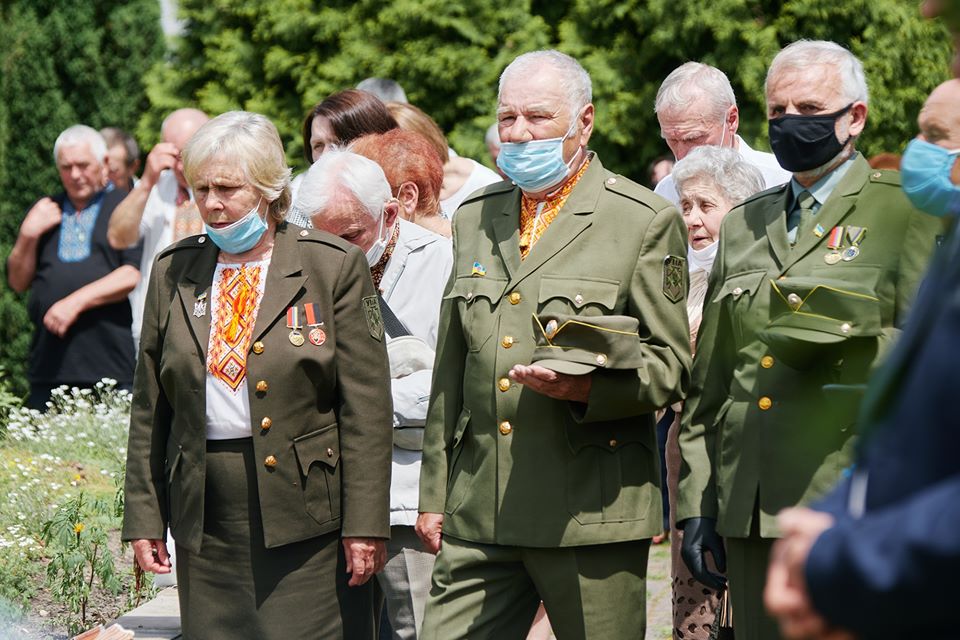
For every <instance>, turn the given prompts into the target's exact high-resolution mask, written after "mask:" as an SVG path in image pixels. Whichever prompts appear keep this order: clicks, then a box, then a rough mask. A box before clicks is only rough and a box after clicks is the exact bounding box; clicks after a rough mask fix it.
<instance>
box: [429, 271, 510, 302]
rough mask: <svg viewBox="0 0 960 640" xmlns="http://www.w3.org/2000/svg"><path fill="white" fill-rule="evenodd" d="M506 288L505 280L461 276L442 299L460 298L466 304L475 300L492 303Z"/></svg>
mask: <svg viewBox="0 0 960 640" xmlns="http://www.w3.org/2000/svg"><path fill="white" fill-rule="evenodd" d="M506 288H507V281H506V280H494V279H490V278H486V277H474V276H461V277H459V278H457V279H456V280H455V281H454V283H453V288H452V289H451V290H450V293H448V294H447V295H445V296H444V298H448V299H449V298H462V299H463V300H466V301H467V302H472V301H473V300H474V299H476V298H486V299H487V300H489V301H490V302H492V303H493V302H496V301H498V300H499V299H500V296H502V295H503V292H504V290H505V289H506Z"/></svg>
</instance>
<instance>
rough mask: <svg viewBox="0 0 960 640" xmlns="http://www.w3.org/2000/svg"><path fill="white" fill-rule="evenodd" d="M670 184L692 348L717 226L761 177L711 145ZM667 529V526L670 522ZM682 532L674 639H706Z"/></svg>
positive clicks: (708, 617) (674, 468) (676, 412)
mask: <svg viewBox="0 0 960 640" xmlns="http://www.w3.org/2000/svg"><path fill="white" fill-rule="evenodd" d="M671 175H672V176H673V180H674V184H675V185H676V188H677V191H678V193H679V198H680V212H681V213H682V214H683V222H684V224H686V225H687V245H688V249H687V265H688V266H689V269H690V290H689V292H688V293H687V317H688V318H689V321H690V345H691V349H694V348H695V343H696V340H697V332H698V331H699V329H700V321H701V320H702V319H703V302H704V299H705V298H706V294H707V281H708V278H709V276H710V270H711V269H712V268H713V260H714V258H715V257H716V255H717V247H718V246H719V245H718V244H717V239H718V238H719V237H720V223H721V222H722V221H723V218H724V217H725V216H726V215H727V213H729V211H730V209H732V208H733V207H734V206H736V205H738V204H739V203H741V202H743V201H744V200H746V199H747V198H749V197H750V196H752V195H754V194H755V193H757V192H758V191H762V190H763V188H764V178H763V174H762V173H761V172H760V170H759V169H757V167H755V166H754V165H752V164H750V163H749V162H747V161H746V160H744V159H743V157H742V156H741V155H740V154H739V153H737V151H736V150H735V149H730V148H724V147H717V146H712V145H706V146H701V147H697V148H695V149H693V150H692V151H690V152H689V153H688V154H687V155H686V156H685V157H684V158H683V160H680V161H679V162H678V163H677V164H676V166H674V168H673V173H672V174H671ZM681 407H682V404H680V403H677V404H676V405H674V406H673V407H671V409H670V411H669V412H670V413H671V414H672V415H673V416H674V419H673V422H672V423H671V425H670V430H669V432H668V435H667V487H668V488H669V492H670V503H671V504H670V513H671V516H672V514H673V513H674V512H675V510H676V493H677V482H678V479H679V473H680V450H679V448H678V445H677V435H678V434H679V431H680V409H681ZM671 527H672V523H671ZM682 540H683V532H682V531H674V532H673V536H672V537H671V539H670V541H671V542H670V557H671V565H672V571H671V576H672V578H673V628H674V636H675V637H678V638H684V640H698V639H702V640H706V638H707V637H708V636H709V635H710V627H711V625H712V624H713V623H714V619H715V617H716V616H715V611H716V605H717V597H716V595H715V594H714V593H713V592H712V591H710V590H707V589H704V587H703V585H702V584H700V583H699V582H697V581H696V580H695V579H694V578H693V576H692V575H690V570H689V569H687V567H686V565H685V564H683V561H682V560H681V558H680V544H681V541H682Z"/></svg>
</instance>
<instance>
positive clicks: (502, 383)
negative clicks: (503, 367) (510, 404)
mask: <svg viewBox="0 0 960 640" xmlns="http://www.w3.org/2000/svg"><path fill="white" fill-rule="evenodd" d="M497 387H498V388H499V389H500V391H508V390H509V389H510V378H500V380H498V381H497Z"/></svg>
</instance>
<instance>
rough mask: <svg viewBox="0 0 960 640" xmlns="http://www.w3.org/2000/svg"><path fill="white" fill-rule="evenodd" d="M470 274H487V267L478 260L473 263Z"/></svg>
mask: <svg viewBox="0 0 960 640" xmlns="http://www.w3.org/2000/svg"><path fill="white" fill-rule="evenodd" d="M470 275H472V276H485V275H487V269H486V267H484V266H483V265H482V264H480V263H479V262H474V263H473V270H472V271H471V272H470Z"/></svg>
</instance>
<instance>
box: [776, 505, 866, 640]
mask: <svg viewBox="0 0 960 640" xmlns="http://www.w3.org/2000/svg"><path fill="white" fill-rule="evenodd" d="M777 524H778V525H779V527H780V529H781V530H782V531H783V535H784V537H783V538H782V539H781V540H778V541H777V542H776V543H775V544H774V546H773V551H772V552H771V554H770V566H769V568H768V569H767V586H766V589H764V592H763V599H764V603H765V604H766V606H767V610H768V611H770V613H771V614H772V615H773V616H775V617H777V618H778V620H779V622H780V631H781V633H783V635H784V637H786V638H790V639H791V640H792V639H798V640H799V639H802V638H816V639H818V640H850V639H852V638H853V636H852V635H850V634H849V633H847V632H846V631H842V630H839V629H835V628H832V627H830V625H829V624H828V623H827V621H826V620H825V619H824V618H823V617H822V616H820V614H818V613H817V612H816V611H815V610H814V608H813V603H812V602H811V600H810V595H809V593H807V581H806V577H805V576H804V568H805V567H806V564H807V557H808V556H809V555H810V549H811V548H813V544H814V543H815V542H816V540H817V538H818V537H819V536H820V534H821V533H823V532H824V531H825V530H826V529H829V528H830V527H831V526H833V517H832V516H830V515H829V514H826V513H822V512H820V511H813V510H811V509H786V510H784V511H782V512H780V515H779V516H777Z"/></svg>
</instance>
